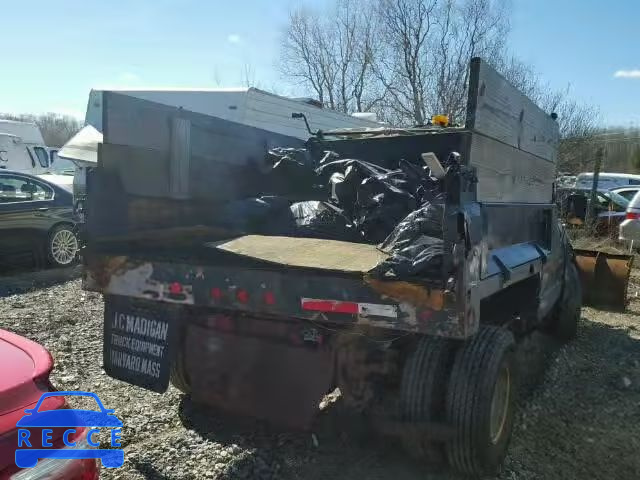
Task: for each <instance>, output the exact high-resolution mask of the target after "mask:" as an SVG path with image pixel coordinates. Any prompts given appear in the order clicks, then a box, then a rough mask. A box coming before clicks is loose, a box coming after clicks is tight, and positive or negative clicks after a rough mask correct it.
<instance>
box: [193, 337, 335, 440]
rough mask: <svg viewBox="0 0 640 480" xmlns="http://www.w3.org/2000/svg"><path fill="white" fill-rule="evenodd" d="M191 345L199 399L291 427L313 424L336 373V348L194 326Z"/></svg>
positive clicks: (223, 409) (225, 409)
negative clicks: (333, 349) (312, 346)
mask: <svg viewBox="0 0 640 480" xmlns="http://www.w3.org/2000/svg"><path fill="white" fill-rule="evenodd" d="M186 344H187V345H189V348H188V349H187V350H186V352H185V355H186V367H187V374H188V376H189V378H190V379H191V392H192V393H191V395H192V398H193V400H195V401H196V402H199V403H203V404H206V405H210V406H212V407H215V408H219V409H220V410H222V411H226V412H229V413H233V414H238V415H243V416H250V417H256V418H261V419H264V420H267V421H268V422H270V423H273V424H275V425H279V426H283V427H287V428H296V429H298V428H300V429H303V428H305V427H307V426H309V425H310V423H311V421H312V419H313V417H314V415H315V414H316V413H317V411H318V405H319V403H320V400H322V397H323V396H324V395H325V394H326V393H327V392H328V391H329V390H330V388H331V386H332V381H333V377H334V359H333V351H332V349H331V348H329V347H328V346H323V347H318V348H306V347H304V346H292V345H288V344H286V343H284V342H275V341H266V340H265V339H261V338H253V337H249V336H239V335H233V334H227V333H222V332H219V331H214V330H211V329H207V328H203V327H199V326H195V325H192V326H190V327H189V328H188V332H187V341H186Z"/></svg>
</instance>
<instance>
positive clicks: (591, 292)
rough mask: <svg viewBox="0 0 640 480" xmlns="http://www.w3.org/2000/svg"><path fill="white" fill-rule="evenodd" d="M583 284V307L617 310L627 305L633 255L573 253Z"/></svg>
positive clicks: (589, 252) (576, 251)
mask: <svg viewBox="0 0 640 480" xmlns="http://www.w3.org/2000/svg"><path fill="white" fill-rule="evenodd" d="M573 251H574V253H575V257H576V266H577V267H578V273H579V274H580V282H581V284H582V303H583V304H584V305H592V306H598V307H603V308H610V309H615V310H624V308H625V306H626V305H627V287H628V285H629V275H630V274H631V266H632V264H633V255H624V254H613V253H605V252H601V251H598V250H581V249H573Z"/></svg>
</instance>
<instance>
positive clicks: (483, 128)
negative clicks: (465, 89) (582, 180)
mask: <svg viewBox="0 0 640 480" xmlns="http://www.w3.org/2000/svg"><path fill="white" fill-rule="evenodd" d="M550 113H551V112H544V111H543V110H541V109H540V108H539V107H538V106H537V105H535V104H534V103H533V102H532V101H531V100H530V99H529V98H528V97H527V96H526V95H524V94H523V93H522V92H520V91H519V90H518V89H517V88H515V87H514V86H513V85H511V84H510V83H509V82H508V81H507V80H505V78H504V77H503V76H502V75H500V74H499V73H498V72H497V71H495V70H494V69H493V68H492V67H491V66H490V65H488V64H487V63H486V62H485V61H483V60H481V59H480V58H474V59H473V60H471V72H470V78H469V98H468V104H467V119H466V127H467V128H469V129H472V130H474V131H476V132H480V133H482V134H484V135H487V136H489V137H492V138H495V139H497V140H500V141H501V142H504V143H506V144H508V145H511V146H513V147H516V148H518V149H520V150H523V151H525V152H528V153H531V154H533V155H536V156H538V157H541V158H544V159H546V160H549V161H551V162H555V161H556V151H557V145H558V140H559V133H558V123H557V122H556V121H555V120H553V119H552V118H551V116H550Z"/></svg>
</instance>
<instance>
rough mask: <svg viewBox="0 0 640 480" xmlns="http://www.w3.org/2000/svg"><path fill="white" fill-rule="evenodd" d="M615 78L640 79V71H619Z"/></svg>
mask: <svg viewBox="0 0 640 480" xmlns="http://www.w3.org/2000/svg"><path fill="white" fill-rule="evenodd" d="M613 76H614V77H615V78H638V79H640V70H618V71H617V72H616V73H614V74H613Z"/></svg>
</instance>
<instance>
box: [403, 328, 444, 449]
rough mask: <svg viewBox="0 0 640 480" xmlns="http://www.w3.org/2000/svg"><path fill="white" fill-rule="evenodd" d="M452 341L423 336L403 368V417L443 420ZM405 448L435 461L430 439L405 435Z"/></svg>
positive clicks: (405, 418)
mask: <svg viewBox="0 0 640 480" xmlns="http://www.w3.org/2000/svg"><path fill="white" fill-rule="evenodd" d="M451 351H452V343H451V342H450V341H448V340H446V339H443V338H437V337H421V338H420V339H419V340H418V342H417V344H416V346H415V349H414V350H413V351H412V352H411V354H410V355H409V357H408V358H407V361H406V363H405V365H404V369H403V371H402V381H401V384H400V404H399V410H400V411H399V414H400V419H401V420H402V421H405V422H412V423H413V422H415V423H425V422H429V421H434V420H442V411H443V406H444V396H445V393H446V377H447V367H448V364H449V359H450V352H451ZM403 443H404V446H405V448H406V449H407V450H408V451H409V453H411V454H412V455H414V456H417V457H422V458H424V459H426V460H433V459H434V458H433V457H434V456H435V455H436V452H434V445H433V443H432V442H429V441H428V440H427V439H423V438H414V437H411V436H405V437H403Z"/></svg>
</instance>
